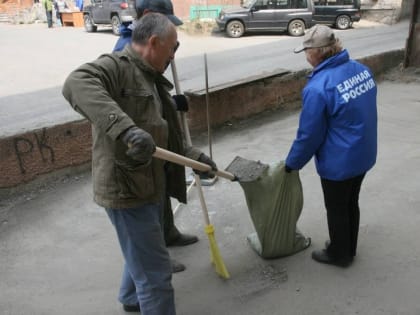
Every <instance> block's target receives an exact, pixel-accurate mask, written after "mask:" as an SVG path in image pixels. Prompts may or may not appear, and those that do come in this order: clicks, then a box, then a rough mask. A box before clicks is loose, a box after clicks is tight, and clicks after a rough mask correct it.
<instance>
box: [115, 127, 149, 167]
mask: <svg viewBox="0 0 420 315" xmlns="http://www.w3.org/2000/svg"><path fill="white" fill-rule="evenodd" d="M121 140H122V141H123V142H124V143H125V144H126V145H127V146H128V148H129V149H128V150H127V151H126V154H127V155H128V156H129V157H131V158H132V159H133V160H136V161H139V162H141V163H142V164H146V163H148V162H149V161H150V160H151V159H152V154H153V153H154V152H155V151H156V145H155V142H154V141H153V138H152V136H151V135H150V133H148V132H146V131H144V130H143V129H140V128H138V127H131V128H129V129H127V131H125V132H123V133H122V134H121Z"/></svg>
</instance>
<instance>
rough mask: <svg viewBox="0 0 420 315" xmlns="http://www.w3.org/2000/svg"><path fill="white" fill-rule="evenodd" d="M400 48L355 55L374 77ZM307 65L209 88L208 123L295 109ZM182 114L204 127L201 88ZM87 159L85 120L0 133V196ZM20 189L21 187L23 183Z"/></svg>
mask: <svg viewBox="0 0 420 315" xmlns="http://www.w3.org/2000/svg"><path fill="white" fill-rule="evenodd" d="M403 58H404V50H396V51H390V52H386V53H383V54H379V55H374V56H369V57H365V58H361V59H359V61H360V62H362V63H364V64H366V65H367V66H369V67H370V68H371V69H372V71H373V72H374V74H375V76H376V78H377V79H379V80H380V76H381V74H383V73H384V72H386V71H387V70H389V69H391V68H394V67H396V66H398V65H399V64H400V63H401V62H402V61H403ZM309 71H310V70H309V69H307V70H301V71H298V72H293V73H289V72H287V71H286V70H284V71H279V72H276V73H272V74H268V75H264V76H263V77H253V78H248V79H247V80H243V81H240V82H234V83H232V84H227V85H223V86H219V87H212V88H211V89H210V91H209V111H210V117H211V122H212V126H213V127H217V126H221V125H223V124H224V123H226V122H229V121H234V120H241V119H245V118H247V117H250V116H252V115H256V114H258V113H261V112H264V111H266V110H278V109H280V110H297V109H298V108H299V106H300V102H299V100H300V93H301V90H302V87H303V86H304V85H305V81H306V75H307V74H308V72H309ZM188 96H189V97H190V110H189V112H188V120H189V126H190V129H191V131H192V132H193V133H194V132H199V131H203V130H206V129H207V127H206V110H205V108H206V107H205V105H206V100H205V99H206V95H205V91H203V90H200V91H194V92H192V93H189V94H188ZM90 160H91V130H90V123H89V122H87V121H86V120H78V121H72V122H68V123H65V124H60V125H56V126H52V127H47V128H42V129H37V130H33V131H29V132H25V133H22V134H18V135H14V136H11V137H7V138H0V174H2V176H1V177H0V196H8V195H11V194H13V193H14V192H16V190H18V189H20V188H23V187H21V186H22V185H23V184H25V185H27V184H30V183H34V182H39V181H40V180H41V179H44V178H46V177H49V176H57V173H56V172H58V171H59V173H60V174H66V173H71V172H72V171H73V170H75V169H77V170H80V169H84V170H86V169H87V168H88V164H89V162H90ZM23 189H24V188H23Z"/></svg>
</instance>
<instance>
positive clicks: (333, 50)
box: [317, 38, 343, 60]
mask: <svg viewBox="0 0 420 315" xmlns="http://www.w3.org/2000/svg"><path fill="white" fill-rule="evenodd" d="M317 49H318V51H319V53H320V54H321V56H322V60H325V59H328V58H330V57H332V56H334V55H336V54H338V53H339V52H341V51H342V50H343V45H342V44H341V41H340V40H339V39H338V38H336V40H335V43H334V44H332V45H330V46H326V47H320V48H317Z"/></svg>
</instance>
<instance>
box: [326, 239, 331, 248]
mask: <svg viewBox="0 0 420 315" xmlns="http://www.w3.org/2000/svg"><path fill="white" fill-rule="evenodd" d="M330 244H331V241H330V240H326V241H325V249H328V247H330Z"/></svg>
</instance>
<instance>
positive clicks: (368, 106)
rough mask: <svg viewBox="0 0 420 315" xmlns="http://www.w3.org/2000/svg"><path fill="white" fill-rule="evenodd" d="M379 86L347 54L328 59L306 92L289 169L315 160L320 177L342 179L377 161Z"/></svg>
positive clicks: (317, 68) (304, 92)
mask: <svg viewBox="0 0 420 315" xmlns="http://www.w3.org/2000/svg"><path fill="white" fill-rule="evenodd" d="M376 94H377V89H376V83H375V81H374V79H373V75H372V73H371V71H370V69H369V68H368V67H366V66H364V65H362V64H361V63H359V62H357V61H354V60H351V59H350V57H349V54H348V52H347V50H343V51H341V52H340V53H338V54H336V55H334V56H332V57H330V58H328V59H326V60H324V61H323V62H322V63H320V64H319V65H317V66H316V67H315V68H314V70H313V72H312V73H311V74H310V75H309V76H308V82H307V84H306V86H305V88H304V89H303V92H302V98H303V105H302V112H301V114H300V119H299V128H298V131H297V135H296V139H295V140H294V142H293V144H292V147H291V149H290V152H289V154H288V156H287V158H286V165H287V166H289V167H290V168H291V169H295V170H299V169H301V168H303V167H304V166H305V165H306V163H308V161H309V160H310V159H311V158H312V156H315V164H316V168H317V171H318V174H319V176H320V177H321V178H324V179H329V180H336V181H341V180H345V179H348V178H351V177H355V176H358V175H361V174H363V173H365V172H367V171H368V170H369V169H371V168H372V167H373V165H374V164H375V162H376V154H377V108H376Z"/></svg>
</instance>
